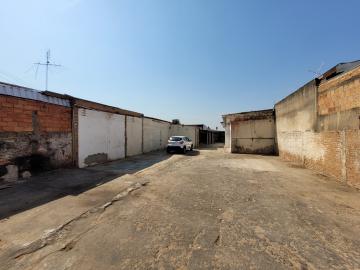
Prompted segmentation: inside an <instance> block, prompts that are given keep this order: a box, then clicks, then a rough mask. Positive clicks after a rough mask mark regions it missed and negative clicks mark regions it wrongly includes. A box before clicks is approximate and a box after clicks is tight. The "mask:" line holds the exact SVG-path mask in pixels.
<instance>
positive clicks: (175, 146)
mask: <svg viewBox="0 0 360 270" xmlns="http://www.w3.org/2000/svg"><path fill="white" fill-rule="evenodd" d="M193 148H194V144H193V142H192V140H191V139H189V138H188V137H186V136H171V137H170V138H169V140H168V145H167V148H166V151H167V152H168V153H171V152H177V151H181V153H184V154H185V153H186V151H187V150H190V151H192V150H193Z"/></svg>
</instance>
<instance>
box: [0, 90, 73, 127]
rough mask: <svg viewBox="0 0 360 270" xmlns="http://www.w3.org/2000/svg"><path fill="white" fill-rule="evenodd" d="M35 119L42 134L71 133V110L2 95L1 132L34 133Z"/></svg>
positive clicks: (0, 98)
mask: <svg viewBox="0 0 360 270" xmlns="http://www.w3.org/2000/svg"><path fill="white" fill-rule="evenodd" d="M34 114H36V115H34ZM34 118H36V119H37V123H38V128H39V131H40V132H55V131H56V132H71V108H68V107H64V106H59V105H54V104H48V103H44V102H40V101H34V100H28V99H21V98H16V97H11V96H1V95H0V132H1V131H8V132H20V131H29V132H32V131H34V124H35V123H34V121H35V119H34Z"/></svg>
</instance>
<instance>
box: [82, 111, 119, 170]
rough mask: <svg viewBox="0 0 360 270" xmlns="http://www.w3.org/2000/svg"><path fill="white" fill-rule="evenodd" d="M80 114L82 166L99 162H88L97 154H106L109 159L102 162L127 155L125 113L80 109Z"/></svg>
mask: <svg viewBox="0 0 360 270" xmlns="http://www.w3.org/2000/svg"><path fill="white" fill-rule="evenodd" d="M78 114H79V127H78V131H79V133H78V136H79V138H78V143H79V157H78V158H79V167H80V168H83V167H86V166H89V165H94V164H96V163H99V162H96V161H93V162H91V163H89V162H87V161H88V160H91V156H93V155H97V154H100V156H101V155H102V156H106V159H107V160H103V161H101V162H104V161H108V160H115V159H120V158H123V157H125V116H124V115H119V114H112V113H107V112H101V111H96V110H88V109H79V113H78ZM89 157H90V158H89ZM99 161H100V160H99Z"/></svg>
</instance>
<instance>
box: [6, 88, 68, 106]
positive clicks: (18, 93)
mask: <svg viewBox="0 0 360 270" xmlns="http://www.w3.org/2000/svg"><path fill="white" fill-rule="evenodd" d="M0 95H6V96H13V97H19V98H26V99H32V100H37V101H42V102H46V103H51V104H56V105H60V106H65V107H70V101H69V100H68V99H63V98H58V97H51V96H46V95H43V94H42V93H40V92H39V91H36V90H34V89H30V88H27V87H23V86H19V85H14V84H8V83H4V82H0Z"/></svg>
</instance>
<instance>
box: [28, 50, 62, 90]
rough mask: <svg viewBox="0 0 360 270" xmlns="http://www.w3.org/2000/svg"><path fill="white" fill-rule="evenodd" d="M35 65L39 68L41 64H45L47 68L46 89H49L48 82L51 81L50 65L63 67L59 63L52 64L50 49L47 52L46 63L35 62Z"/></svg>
mask: <svg viewBox="0 0 360 270" xmlns="http://www.w3.org/2000/svg"><path fill="white" fill-rule="evenodd" d="M34 65H37V69H38V68H39V66H45V68H46V70H45V90H48V82H49V67H61V65H57V64H52V63H51V62H50V50H48V51H47V52H46V62H45V63H40V62H38V63H34ZM37 69H36V72H37Z"/></svg>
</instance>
